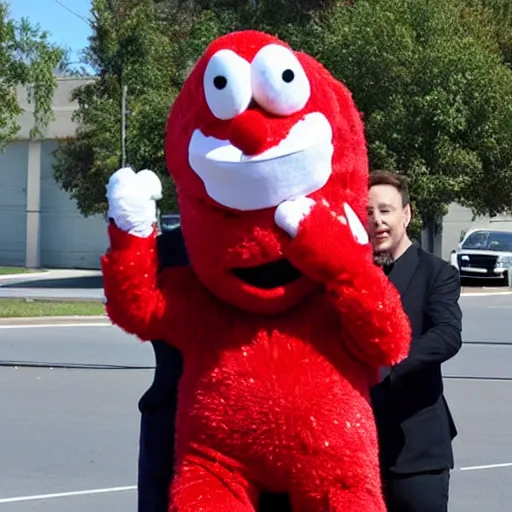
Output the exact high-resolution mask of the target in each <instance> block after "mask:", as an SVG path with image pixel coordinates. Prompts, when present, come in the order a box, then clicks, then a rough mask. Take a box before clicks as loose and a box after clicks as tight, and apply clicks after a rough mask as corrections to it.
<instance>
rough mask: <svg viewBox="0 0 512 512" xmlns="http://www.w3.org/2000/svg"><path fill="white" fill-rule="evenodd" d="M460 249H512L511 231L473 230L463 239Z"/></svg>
mask: <svg viewBox="0 0 512 512" xmlns="http://www.w3.org/2000/svg"><path fill="white" fill-rule="evenodd" d="M462 249H484V250H487V251H512V232H507V231H475V232H473V233H471V234H470V235H469V236H468V237H467V238H466V240H464V242H463V244H462Z"/></svg>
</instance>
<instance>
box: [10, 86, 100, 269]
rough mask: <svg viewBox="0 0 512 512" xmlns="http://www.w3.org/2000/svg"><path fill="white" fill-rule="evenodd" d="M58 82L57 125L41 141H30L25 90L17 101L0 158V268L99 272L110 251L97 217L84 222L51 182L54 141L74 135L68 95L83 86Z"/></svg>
mask: <svg viewBox="0 0 512 512" xmlns="http://www.w3.org/2000/svg"><path fill="white" fill-rule="evenodd" d="M83 83H84V80H82V79H77V78H69V77H65V78H59V79H58V86H57V90H56V91H55V94H54V112H55V120H54V121H53V122H51V123H50V125H49V126H48V128H47V130H46V132H45V134H44V137H43V138H42V139H41V140H34V141H30V140H29V133H30V129H31V127H32V126H33V115H32V112H31V110H32V108H33V107H32V105H30V104H29V103H28V102H27V98H26V92H25V90H24V89H22V88H20V89H18V97H19V100H20V104H21V107H22V108H23V109H24V111H25V112H24V114H23V115H22V117H21V121H20V125H21V130H20V133H19V135H18V137H17V140H16V141H14V142H12V143H11V144H9V145H8V146H7V149H6V150H5V152H4V153H0V265H14V266H26V267H29V268H37V267H43V268H84V269H88V268H91V269H97V268H99V258H100V256H101V254H102V253H103V252H104V251H105V249H106V247H107V246H108V240H107V235H106V227H105V222H104V221H103V219H102V218H101V217H91V218H84V217H83V216H82V215H81V214H80V213H79V212H78V210H77V208H76V206H75V204H74V202H73V201H72V200H71V199H70V198H69V197H68V194H67V193H65V192H63V191H62V190H61V189H60V187H59V185H58V184H57V183H56V182H55V180H54V178H53V161H54V158H53V155H52V153H53V151H54V150H55V149H56V148H57V146H58V139H59V138H63V137H69V136H73V135H74V133H75V130H76V126H75V125H74V123H73V122H72V121H71V116H72V113H73V111H74V110H75V109H76V105H75V104H73V103H71V102H70V94H71V91H72V90H73V89H74V88H75V87H78V86H79V85H81V84H83Z"/></svg>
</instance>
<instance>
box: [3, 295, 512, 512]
mask: <svg viewBox="0 0 512 512" xmlns="http://www.w3.org/2000/svg"><path fill="white" fill-rule="evenodd" d="M461 303H462V306H463V309H464V340H465V344H464V347H463V349H462V351H461V352H460V354H459V355H458V356H457V357H456V358H455V359H454V360H453V361H451V362H450V363H448V364H446V366H445V368H444V374H445V377H446V396H447V399H448V401H449V403H450V405H451V407H452V410H453V413H454V416H455V419H456V421H457V426H458V428H459V436H458V438H457V440H456V443H455V450H456V459H457V468H456V470H455V471H454V472H453V475H452V493H451V496H452V497H451V505H450V510H451V511H453V512H481V511H482V510H486V512H505V511H508V510H510V503H511V502H512V429H511V428H510V426H511V425H512V407H511V406H510V396H511V394H512V393H511V392H512V341H511V336H510V332H511V329H510V315H511V313H512V295H480V294H474V295H472V296H464V297H462V298H461ZM0 353H1V354H2V356H1V359H2V363H3V366H2V367H0V382H1V383H2V385H1V392H0V408H1V411H2V414H1V415H0V432H1V433H2V443H1V444H0V461H1V465H0V467H1V470H0V471H1V473H2V476H1V478H0V512H28V511H32V510H37V511H39V510H46V511H52V512H68V511H69V512H85V511H86V510H87V511H89V510H94V511H95V512H107V511H108V512H112V511H124V510H126V511H128V510H136V492H135V484H136V473H137V471H136V463H137V440H138V421H139V415H138V410H137V401H138V399H139V397H140V395H141V394H142V393H143V392H144V390H145V389H146V388H147V386H148V385H149V383H150V381H151V378H152V370H151V369H150V367H151V366H152V364H153V356H152V351H151V348H150V347H149V346H145V345H141V344H140V343H139V342H138V341H137V340H135V339H134V338H133V337H129V336H126V335H124V334H123V333H122V332H120V331H119V330H118V329H116V328H114V327H110V326H101V325H88V326H86V325H76V326H74V327H62V326H60V327H57V326H52V325H49V326H44V327H38V326H37V325H36V326H31V327H14V328H13V327H9V328H6V327H5V326H3V327H0ZM63 365H64V366H68V368H62V367H60V366H63Z"/></svg>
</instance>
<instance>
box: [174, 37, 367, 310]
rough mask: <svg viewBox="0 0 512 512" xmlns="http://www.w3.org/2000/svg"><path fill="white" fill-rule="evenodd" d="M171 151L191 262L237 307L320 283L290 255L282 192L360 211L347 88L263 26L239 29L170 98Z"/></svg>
mask: <svg viewBox="0 0 512 512" xmlns="http://www.w3.org/2000/svg"><path fill="white" fill-rule="evenodd" d="M165 150H166V158H167V165H168V168H169V170H170V172H171V174H172V176H173V177H174V180H175V182H176V186H177V189H178V194H179V202H180V213H181V221H182V229H183V233H184V237H185V242H186V245H187V250H188V252H189V257H190V261H191V265H192V267H193V269H194V271H195V272H196V274H197V276H198V278H199V279H200V280H201V281H202V283H203V284H204V285H205V286H206V287H207V288H208V289H209V290H210V291H211V292H212V293H214V294H215V295H217V296H218V297H219V298H221V299H222V300H224V301H226V302H228V303H230V304H233V305H235V306H237V307H239V308H242V309H246V310H249V311H253V312H259V313H277V312H280V311H284V310H286V309H287V308H290V307H292V306H294V305H295V304H297V303H298V302H299V301H300V300H301V299H303V298H304V297H305V296H306V295H307V294H309V293H310V292H311V291H312V290H313V289H314V288H315V286H316V285H315V284H314V283H312V282H311V281H310V280H308V279H307V278H306V277H304V276H302V275H301V274H300V273H299V272H298V271H297V270H296V269H294V268H293V267H292V266H291V265H290V264H289V263H288V262H287V261H286V259H284V257H283V248H284V247H285V244H287V243H289V241H290V240H289V237H288V235H287V234H286V233H284V232H283V231H282V230H281V229H280V228H278V227H277V226H276V225H275V222H274V212H275V209H276V207H277V206H278V205H279V204H280V203H281V202H283V201H285V200H287V199H292V198H295V197H298V196H305V195H307V196H308V197H311V198H312V199H314V200H317V201H318V200H320V199H322V198H325V199H327V201H329V203H330V204H331V205H332V206H333V208H336V207H339V208H341V204H342V203H343V202H344V201H346V202H349V203H350V204H351V206H352V207H353V208H354V210H355V212H356V213H357V214H358V215H359V217H360V218H361V219H363V217H364V215H365V207H366V197H367V192H366V189H367V158H366V147H365V141H364V135H363V126H362V122H361V119H360V116H359V113H358V112H357V110H356V108H355V106H354V104H353V102H352V99H351V96H350V93H349V92H348V91H347V89H346V88H345V87H344V86H343V85H342V84H340V83H339V82H338V81H336V80H335V79H334V78H333V77H332V76H331V75H330V74H329V73H328V71H327V70H325V68H323V67H322V66H321V65H320V64H319V63H318V62H317V61H315V60H314V59H313V58H311V57H309V56H308V55H305V54H301V53H296V52H293V51H292V50H291V49H290V48H289V47H288V46H286V45H285V44H284V43H282V42H281V41H279V40H278V39H276V38H273V37H271V36H269V35H267V34H263V33H260V32H253V31H245V32H236V33H232V34H229V35H227V36H224V37H221V38H219V39H217V40H216V41H214V42H213V43H212V44H211V45H210V46H209V47H208V48H207V50H206V52H205V54H204V55H203V56H202V57H201V59H200V60H199V61H198V63H197V64H196V66H195V68H194V70H193V71H192V73H191V74H190V76H189V77H188V79H187V80H186V82H185V84H184V86H183V88H182V91H181V92H180V94H179V96H178V98H177V99H176V101H175V103H174V105H173V107H172V109H171V113H170V115H169V119H168V124H167V133H166V143H165ZM339 211H340V212H341V211H342V210H341V209H340V210H339ZM326 236H328V233H326Z"/></svg>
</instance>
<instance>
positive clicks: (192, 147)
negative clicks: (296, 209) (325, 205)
mask: <svg viewBox="0 0 512 512" xmlns="http://www.w3.org/2000/svg"><path fill="white" fill-rule="evenodd" d="M188 149H189V163H190V166H191V168H192V169H193V170H194V172H195V173H196V174H197V175H198V176H199V178H201V180H202V182H203V183H204V186H205V189H206V192H207V194H208V195H209V196H210V197H211V198H212V199H213V200H214V201H216V202H217V203H219V204H221V205H223V206H226V207H228V208H232V209H235V210H241V211H254V210H263V209H265V208H272V207H274V206H277V205H278V204H280V203H282V202H283V201H285V200H287V199H290V198H291V197H298V196H304V195H308V194H311V193H313V192H316V191H317V190H319V189H320V188H322V187H323V186H324V185H325V184H326V183H327V180H328V179H329V177H330V175H331V172H332V156H333V152H334V148H333V145H332V128H331V125H330V123H329V121H328V120H327V118H326V117H325V116H324V115H323V114H321V113H319V112H313V113H311V114H307V115H306V116H305V117H304V118H303V119H302V120H301V121H299V122H297V123H296V124H295V126H293V127H292V129H291V130H290V132H289V134H288V135H287V137H286V138H285V139H283V140H282V141H281V142H280V143H279V144H278V145H277V146H275V147H273V148H270V149H269V150H267V151H265V152H263V153H261V154H258V155H254V156H247V155H244V154H243V153H242V152H241V151H240V150H239V149H238V148H236V147H235V146H233V145H232V144H231V143H230V142H229V141H228V140H221V139H217V138H215V137H206V136H205V135H204V134H203V133H202V132H201V130H195V132H194V133H193V135H192V138H191V140H190V144H189V148H188Z"/></svg>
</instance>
